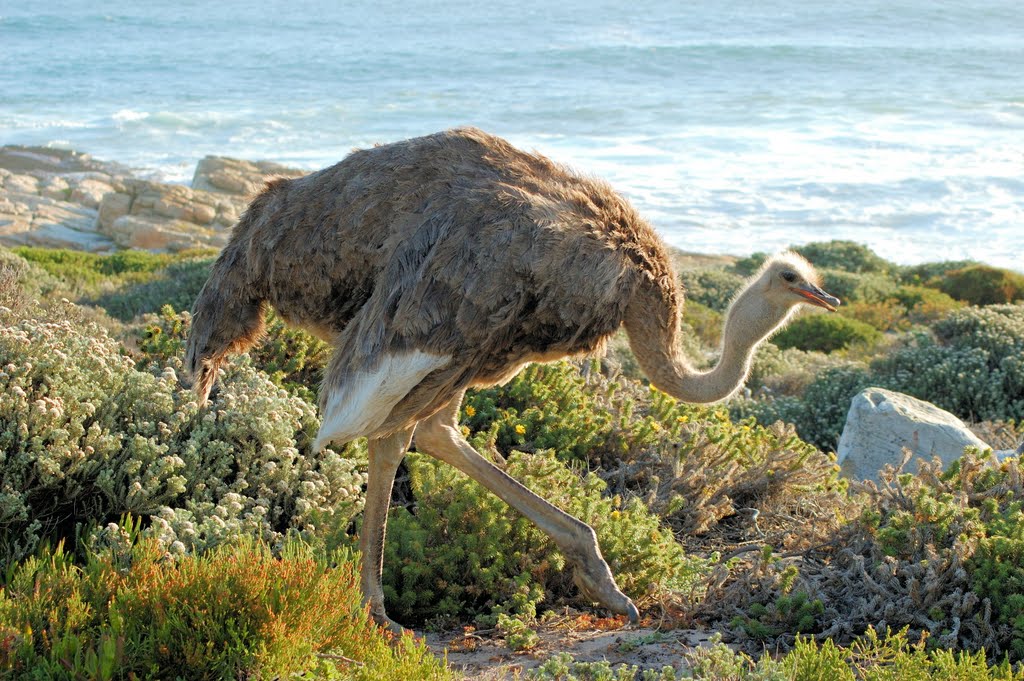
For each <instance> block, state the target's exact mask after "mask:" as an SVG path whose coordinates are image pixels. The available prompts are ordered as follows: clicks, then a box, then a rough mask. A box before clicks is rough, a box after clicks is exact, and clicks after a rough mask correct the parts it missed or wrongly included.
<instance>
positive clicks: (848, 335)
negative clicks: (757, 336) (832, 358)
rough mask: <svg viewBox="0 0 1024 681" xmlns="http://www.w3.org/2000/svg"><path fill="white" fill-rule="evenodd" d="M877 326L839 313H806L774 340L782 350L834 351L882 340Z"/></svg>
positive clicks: (774, 337)
mask: <svg viewBox="0 0 1024 681" xmlns="http://www.w3.org/2000/svg"><path fill="white" fill-rule="evenodd" d="M881 338H882V334H881V333H880V332H879V331H878V329H876V328H875V327H873V326H871V325H870V324H865V323H864V322H859V321H857V320H856V319H850V318H849V317H844V316H843V315H837V314H805V315H801V316H799V317H797V318H796V319H794V320H793V321H792V322H790V323H789V324H788V325H787V326H786V327H785V328H784V329H782V331H780V332H778V333H777V334H775V335H774V336H773V337H772V342H773V343H774V344H775V345H777V346H778V347H779V348H781V349H783V350H788V349H790V348H796V349H798V350H805V351H811V352H814V351H816V352H826V353H828V352H834V351H836V350H845V349H846V348H849V347H851V346H854V345H862V346H870V345H874V344H875V343H877V342H878V341H879V340H881Z"/></svg>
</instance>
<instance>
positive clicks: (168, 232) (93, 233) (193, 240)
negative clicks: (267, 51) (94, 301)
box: [0, 146, 303, 251]
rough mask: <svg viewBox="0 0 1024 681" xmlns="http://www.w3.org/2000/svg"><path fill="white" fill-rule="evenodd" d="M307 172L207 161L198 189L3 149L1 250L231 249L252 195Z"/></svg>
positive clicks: (57, 154)
mask: <svg viewBox="0 0 1024 681" xmlns="http://www.w3.org/2000/svg"><path fill="white" fill-rule="evenodd" d="M302 174H303V171H301V170H297V169H294V168H288V167H286V166H282V165H279V164H276V163H267V162H259V163H251V162H249V161H240V160H237V159H230V158H223V157H213V156H210V157H207V158H205V159H203V161H202V162H201V163H200V164H199V167H198V168H197V170H196V185H197V186H196V187H187V186H184V185H179V184H167V183H163V182H155V181H152V180H146V179H142V178H139V177H135V176H133V175H132V174H131V173H130V172H129V171H128V170H127V169H125V168H123V167H122V166H119V165H117V164H113V163H104V162H100V161H96V160H95V159H93V158H91V157H90V156H88V155H86V154H79V153H77V152H74V151H68V150H60V149H46V148H40V147H18V146H5V147H0V245H6V246H16V245H25V244H30V245H38V246H48V247H54V248H74V249H81V250H89V251H108V250H113V249H115V248H118V247H124V248H144V249H149V250H158V251H176V250H180V249H183V248H194V247H204V246H205V247H215V248H219V247H221V246H223V245H224V243H226V241H227V238H228V236H229V234H230V228H231V227H232V226H233V225H234V224H235V222H237V221H238V216H239V215H240V214H241V212H242V211H243V210H244V209H245V206H246V204H247V202H248V200H249V194H251V193H253V192H255V191H257V190H259V189H260V188H262V186H263V184H264V182H265V181H266V180H267V179H268V178H272V177H280V176H285V177H297V176H299V175H302Z"/></svg>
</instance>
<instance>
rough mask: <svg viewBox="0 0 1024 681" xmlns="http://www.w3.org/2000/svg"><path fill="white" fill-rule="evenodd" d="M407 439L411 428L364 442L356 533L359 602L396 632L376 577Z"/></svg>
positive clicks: (378, 579)
mask: <svg viewBox="0 0 1024 681" xmlns="http://www.w3.org/2000/svg"><path fill="white" fill-rule="evenodd" d="M411 440H412V429H411V428H409V429H407V430H402V431H399V432H397V433H394V434H392V435H388V436H386V437H383V438H371V439H370V440H369V442H368V443H367V449H368V451H369V470H368V471H367V473H368V481H367V485H366V505H365V507H364V508H363V529H362V531H361V532H360V533H359V549H360V551H362V554H363V561H362V572H361V580H360V581H361V585H362V588H363V602H364V603H366V604H368V605H369V606H370V616H371V617H373V619H374V621H376V622H377V624H379V625H380V626H382V627H384V628H386V629H389V630H391V631H392V632H393V633H395V634H398V635H401V633H402V627H401V626H400V625H398V624H396V623H395V622H393V621H392V620H391V619H390V618H389V617H388V616H387V613H385V612H384V590H383V589H382V588H381V584H380V580H381V570H382V568H383V564H384V535H385V532H386V528H387V523H388V506H389V505H390V504H391V487H392V486H393V485H394V482H395V471H397V470H398V464H400V463H401V462H402V459H403V458H404V457H405V452H406V451H407V450H408V449H409V442H410V441H411Z"/></svg>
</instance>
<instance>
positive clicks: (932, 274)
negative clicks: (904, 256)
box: [900, 260, 979, 286]
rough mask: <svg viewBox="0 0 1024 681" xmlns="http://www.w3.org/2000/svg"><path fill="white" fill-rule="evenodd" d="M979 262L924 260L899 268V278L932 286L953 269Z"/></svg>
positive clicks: (909, 282) (907, 282)
mask: <svg viewBox="0 0 1024 681" xmlns="http://www.w3.org/2000/svg"><path fill="white" fill-rule="evenodd" d="M977 264H979V263H978V262H977V261H975V260H944V261H941V262H926V263H921V264H920V265H910V266H907V267H902V268H900V280H901V281H902V282H904V283H905V284H911V285H919V286H920V285H923V286H934V285H935V284H937V283H938V280H939V279H941V278H942V277H943V276H945V275H946V273H947V272H952V271H953V270H962V269H964V268H966V267H972V266H974V265H977Z"/></svg>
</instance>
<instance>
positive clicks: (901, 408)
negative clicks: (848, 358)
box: [836, 388, 988, 482]
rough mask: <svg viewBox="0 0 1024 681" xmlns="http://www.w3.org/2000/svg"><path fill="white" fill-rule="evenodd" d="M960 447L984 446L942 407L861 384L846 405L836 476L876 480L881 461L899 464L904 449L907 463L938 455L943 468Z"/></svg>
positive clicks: (927, 459) (960, 449)
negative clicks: (846, 412)
mask: <svg viewBox="0 0 1024 681" xmlns="http://www.w3.org/2000/svg"><path fill="white" fill-rule="evenodd" d="M965 447H977V448H978V449H988V445H986V444H985V443H984V442H982V441H981V440H980V439H979V438H978V437H977V436H976V435H975V434H974V433H972V432H971V431H970V429H968V428H967V426H965V425H964V422H963V421H961V420H960V419H958V418H957V417H956V416H954V415H953V414H950V413H949V412H948V411H945V410H943V409H939V408H938V407H936V406H935V405H934V404H931V403H929V402H925V401H923V400H919V399H917V398H914V397H911V396H910V395H904V394H903V393H898V392H893V391H891V390H885V389H883V388H866V389H865V390H863V391H861V392H860V394H858V395H857V396H856V397H854V398H853V401H852V402H851V403H850V411H849V413H848V414H847V417H846V427H845V428H843V434H842V436H841V437H840V438H839V447H838V449H837V451H836V454H837V456H838V463H839V467H840V469H841V471H842V475H844V476H846V477H848V478H851V479H854V480H873V481H876V482H877V481H878V479H879V473H880V472H881V470H882V469H883V468H884V467H885V466H886V465H888V464H892V465H893V466H898V465H899V464H900V463H901V462H902V460H903V450H904V449H909V450H910V451H911V453H912V455H913V458H912V459H911V461H912V462H913V460H914V459H917V460H926V461H930V460H931V459H932V458H934V457H938V458H939V459H940V460H941V461H942V463H943V465H946V466H948V465H949V464H950V463H952V462H953V461H955V460H956V459H958V458H960V457H961V456H963V453H964V448H965ZM915 470H916V466H911V467H909V468H908V471H909V472H914V471H915Z"/></svg>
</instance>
